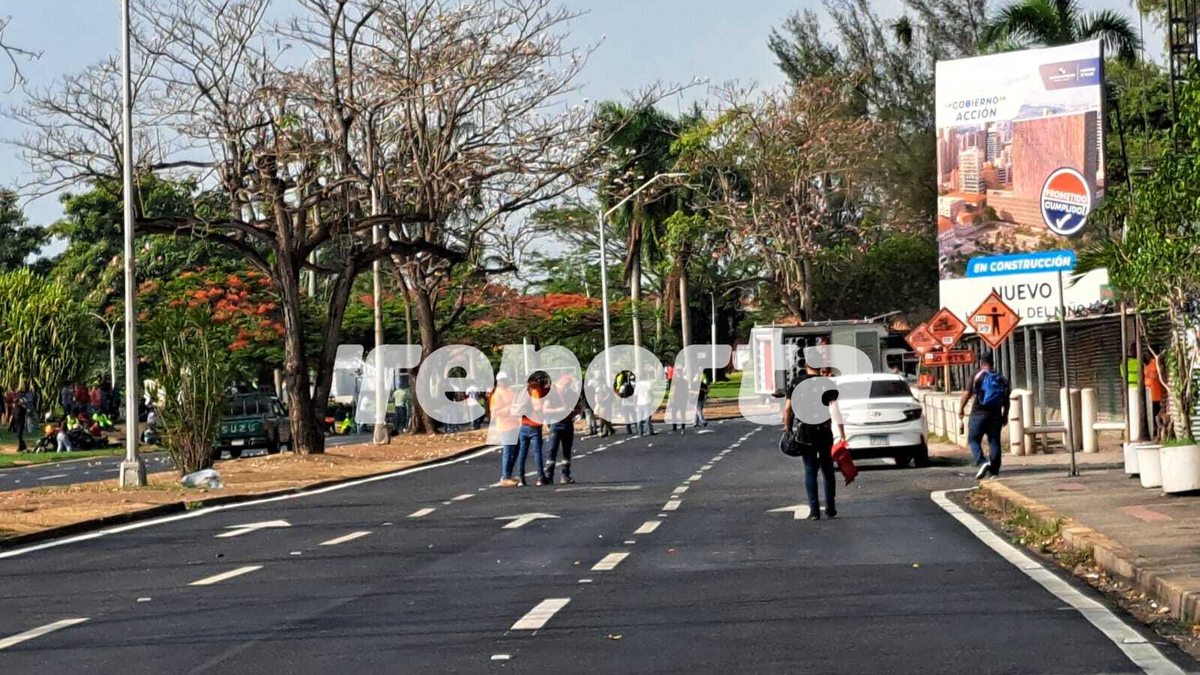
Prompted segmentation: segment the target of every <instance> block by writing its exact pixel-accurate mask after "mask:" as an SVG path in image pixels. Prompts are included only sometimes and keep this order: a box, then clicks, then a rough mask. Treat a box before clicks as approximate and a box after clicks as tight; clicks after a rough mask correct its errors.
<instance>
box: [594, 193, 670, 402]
mask: <svg viewBox="0 0 1200 675" xmlns="http://www.w3.org/2000/svg"><path fill="white" fill-rule="evenodd" d="M684 176H687V174H686V173H660V174H658V175H657V176H654V177H653V178H651V179H650V180H648V181H646V182H645V183H643V184H642V186H641V187H640V188H638V189H636V190H634V191H633V192H631V193H629V196H627V197H625V198H624V199H622V200H621V201H619V202H617V203H616V205H614V206H613V207H612V208H611V209H609V210H607V211H605V210H604V207H603V206H601V207H600V209H599V211H598V213H599V216H600V305H601V306H602V307H603V310H604V376H605V377H606V378H607V379H608V386H610V387H611V386H613V374H612V359H611V358H610V357H609V354H608V350H609V348H610V347H612V330H611V327H610V324H609V319H608V250H607V247H606V246H605V244H604V239H605V238H604V230H605V229H606V228H605V223H606V222H607V221H608V217H609V216H611V215H612V214H613V212H615V211H616V210H617V209H619V208H621V207H622V206H625V204H626V203H627V202H628V201H629V200H630V199H633V198H634V197H636V196H638V194H639V193H641V192H642V191H643V190H645V189H646V188H648V187H650V186H651V185H653V184H654V183H656V182H658V181H659V180H661V179H663V178H682V177H684ZM634 311H635V312H636V311H637V308H636V307H635V308H634ZM638 365H639V366H640V365H641V359H640V358H638ZM639 370H640V367H639ZM638 374H639V375H640V373H638Z"/></svg>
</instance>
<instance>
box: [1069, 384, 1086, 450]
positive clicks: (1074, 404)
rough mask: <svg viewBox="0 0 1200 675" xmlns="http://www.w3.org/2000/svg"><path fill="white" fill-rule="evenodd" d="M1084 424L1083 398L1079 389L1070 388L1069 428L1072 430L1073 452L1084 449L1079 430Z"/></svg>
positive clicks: (1082, 437)
mask: <svg viewBox="0 0 1200 675" xmlns="http://www.w3.org/2000/svg"><path fill="white" fill-rule="evenodd" d="M1082 426H1084V398H1082V393H1081V392H1080V390H1079V389H1072V390H1070V429H1072V431H1074V441H1075V452H1076V453H1078V452H1080V450H1082V449H1084V435H1082V434H1080V432H1079V430H1080V429H1082Z"/></svg>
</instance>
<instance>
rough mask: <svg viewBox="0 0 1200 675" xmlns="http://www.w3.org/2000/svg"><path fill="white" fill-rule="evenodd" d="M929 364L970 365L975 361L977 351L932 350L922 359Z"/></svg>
mask: <svg viewBox="0 0 1200 675" xmlns="http://www.w3.org/2000/svg"><path fill="white" fill-rule="evenodd" d="M921 363H923V364H925V365H927V366H969V365H971V364H972V363H975V352H973V351H971V350H969V349H956V350H954V351H952V352H930V353H928V354H926V355H925V356H924V357H922V359H921Z"/></svg>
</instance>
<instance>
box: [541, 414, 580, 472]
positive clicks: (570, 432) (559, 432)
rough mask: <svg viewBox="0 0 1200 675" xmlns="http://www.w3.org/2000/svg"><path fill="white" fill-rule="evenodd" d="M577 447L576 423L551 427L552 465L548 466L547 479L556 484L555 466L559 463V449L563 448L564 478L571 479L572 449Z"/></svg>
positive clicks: (562, 423) (560, 423)
mask: <svg viewBox="0 0 1200 675" xmlns="http://www.w3.org/2000/svg"><path fill="white" fill-rule="evenodd" d="M574 446H575V423H574V422H556V423H554V424H551V425H550V452H549V455H550V463H549V464H547V465H546V471H545V473H546V478H548V479H550V482H552V483H553V482H554V465H555V464H556V463H558V449H559V448H562V458H563V470H562V475H563V478H570V477H571V449H572V448H573V447H574Z"/></svg>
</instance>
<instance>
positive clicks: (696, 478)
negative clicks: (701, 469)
mask: <svg viewBox="0 0 1200 675" xmlns="http://www.w3.org/2000/svg"><path fill="white" fill-rule="evenodd" d="M700 478H701V476H700V474H698V473H694V474H692V475H691V476H690V477H689V478H688V482H689V483H691V482H694V481H698V480H700Z"/></svg>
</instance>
